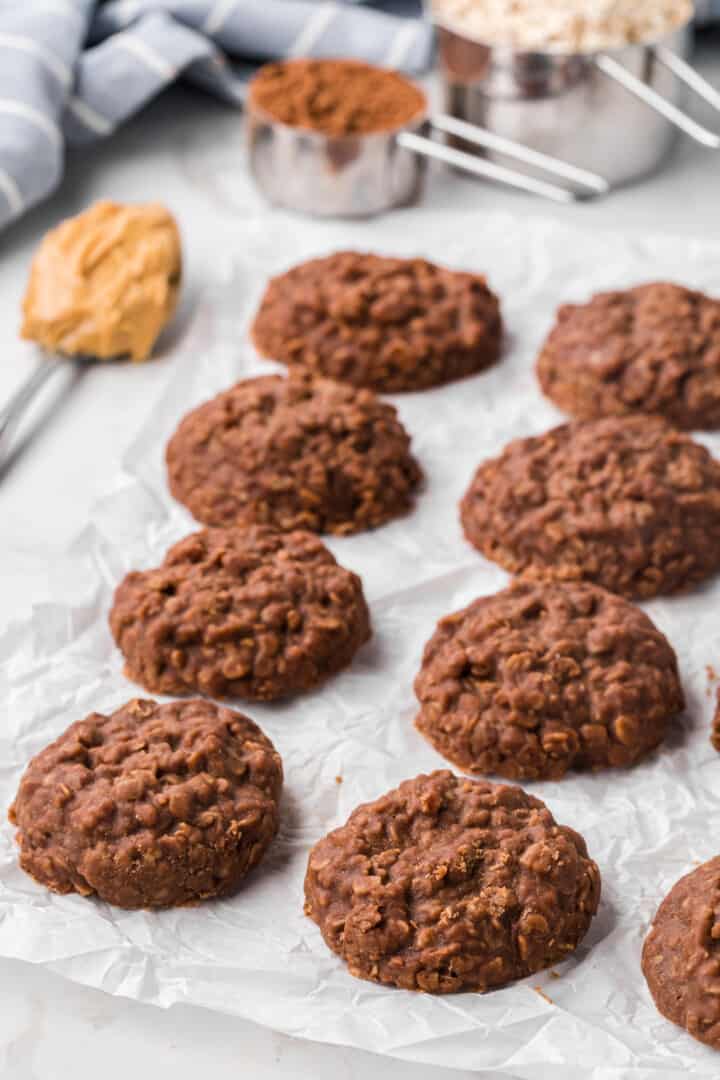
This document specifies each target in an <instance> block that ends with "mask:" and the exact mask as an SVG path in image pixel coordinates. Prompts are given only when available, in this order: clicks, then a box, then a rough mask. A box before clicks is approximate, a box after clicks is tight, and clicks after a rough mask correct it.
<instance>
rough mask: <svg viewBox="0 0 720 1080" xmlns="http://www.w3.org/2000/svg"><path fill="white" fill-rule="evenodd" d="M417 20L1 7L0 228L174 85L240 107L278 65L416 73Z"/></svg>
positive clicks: (193, 8)
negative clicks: (262, 72)
mask: <svg viewBox="0 0 720 1080" xmlns="http://www.w3.org/2000/svg"><path fill="white" fill-rule="evenodd" d="M408 11H410V12H412V13H413V15H414V17H411V18H408V17H403V16H405V15H407V13H408ZM418 15H419V10H418V7H417V5H416V0H383V2H381V3H378V4H376V5H372V6H370V5H367V6H366V5H362V6H361V5H359V4H356V3H352V2H351V0H350V2H345V3H344V2H342V0H338V2H327V0H106V2H105V3H98V2H97V0H23V2H19V0H0V227H2V226H3V225H5V224H7V223H8V222H9V221H11V220H12V219H13V218H16V217H19V216H20V214H22V213H23V212H24V211H25V210H26V209H28V208H29V207H30V206H32V205H34V204H35V203H37V202H38V201H39V200H40V199H42V198H44V197H45V196H46V195H48V194H49V193H50V192H51V191H53V189H54V188H55V187H56V186H57V184H58V183H59V182H60V179H61V177H62V172H63V160H64V154H65V147H66V145H68V144H83V143H86V142H89V141H91V140H93V139H96V138H98V137H101V136H104V135H109V134H110V133H111V132H112V131H114V130H115V128H116V127H117V126H118V125H119V124H121V123H122V122H123V121H124V120H126V119H127V118H128V117H130V116H132V115H133V114H134V113H136V112H137V111H138V110H139V109H140V108H142V106H143V105H144V104H145V103H146V102H147V101H149V100H150V99H151V98H153V97H155V95H156V94H158V93H159V92H160V91H161V90H162V89H163V88H164V87H166V86H168V85H169V84H170V83H172V82H174V81H175V80H176V79H177V78H180V77H183V78H185V79H187V80H189V81H191V82H193V83H195V84H196V85H198V86H201V87H203V88H204V89H207V90H210V91H212V92H213V93H215V94H217V95H218V96H220V97H222V98H223V99H225V100H226V101H229V102H231V103H233V104H241V103H242V100H243V96H244V90H245V82H246V79H247V76H248V74H249V73H250V71H251V70H252V69H253V66H256V65H257V63H259V62H262V61H265V60H269V59H272V58H275V57H285V56H339V55H340V56H354V57H357V58H360V59H363V60H368V61H370V62H371V63H377V64H382V65H385V66H388V67H396V68H399V69H400V70H403V71H406V72H409V73H413V72H419V71H422V70H423V69H424V68H425V67H427V65H428V64H429V61H430V56H431V50H432V32H431V29H430V27H429V25H428V24H427V23H425V22H423V21H422V19H421V18H419V17H417V16H418ZM228 57H231V58H232V61H233V62H232V63H231V62H230V61H229V60H228Z"/></svg>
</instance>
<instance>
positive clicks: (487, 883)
mask: <svg viewBox="0 0 720 1080" xmlns="http://www.w3.org/2000/svg"><path fill="white" fill-rule="evenodd" d="M599 899H600V873H599V871H598V868H597V866H596V865H595V863H594V862H593V861H592V859H590V858H589V857H588V853H587V848H586V846H585V841H584V840H583V839H582V837H581V836H579V835H578V834H577V833H576V832H574V831H573V830H572V829H569V828H566V827H565V826H561V825H557V824H556V823H555V820H554V819H553V816H552V814H551V813H550V811H549V810H548V808H547V807H546V806H545V804H544V803H542V802H540V800H539V799H535V798H533V797H532V796H531V795H528V794H526V792H524V791H523V790H522V789H521V788H516V787H510V786H508V785H495V784H489V783H486V782H482V781H479V780H467V779H461V778H459V777H457V776H453V774H452V773H450V772H446V771H443V772H435V773H431V774H430V775H429V776H417V777H415V779H413V780H406V781H405V782H404V783H403V784H401V785H400V786H399V787H398V788H396V789H395V790H394V791H390V792H388V794H387V795H383V796H382V798H380V799H376V800H375V801H374V802H370V803H366V804H364V805H363V806H359V807H358V808H357V809H356V810H355V811H354V812H353V813H352V814H351V815H350V817H349V819H348V821H347V822H346V824H345V825H343V826H341V827H340V828H339V829H335V830H334V831H333V832H331V833H329V834H328V835H327V836H326V837H324V839H322V840H320V841H319V843H317V844H316V845H315V847H314V848H313V850H312V851H311V853H310V859H309V862H308V868H307V875H306V878H305V901H306V903H305V911H306V914H307V915H309V916H310V918H312V919H314V920H315V922H316V923H317V924H318V926H319V927H320V930H321V932H322V935H323V938H324V939H325V942H326V944H327V945H328V947H329V948H330V949H332V951H333V952H335V953H337V954H338V955H339V956H340V957H342V959H343V960H344V961H345V962H346V964H347V965H348V969H349V971H350V973H351V974H352V975H355V976H357V977H358V978H362V979H372V980H374V981H375V982H380V983H386V984H390V985H393V986H399V987H402V988H403V989H405V990H425V991H429V992H430V993H436V994H446V993H452V992H456V991H459V990H489V989H491V988H492V987H496V986H502V985H503V984H505V983H508V982H511V981H513V980H514V979H521V978H523V977H524V976H526V975H529V974H531V973H532V972H534V971H539V970H540V969H541V968H545V967H548V966H550V965H551V964H555V963H559V962H560V961H562V960H564V959H565V958H566V957H567V956H568V955H569V953H571V952H573V950H574V949H576V948H577V946H578V945H579V943H580V942H581V941H582V939H583V937H584V936H585V934H586V933H587V930H588V928H589V926H590V923H591V920H592V918H593V915H594V914H595V912H596V910H597V907H598V902H599Z"/></svg>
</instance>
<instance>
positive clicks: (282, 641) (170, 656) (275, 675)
mask: <svg viewBox="0 0 720 1080" xmlns="http://www.w3.org/2000/svg"><path fill="white" fill-rule="evenodd" d="M110 626H111V629H112V632H113V636H114V638H115V641H116V642H117V644H118V647H119V648H120V650H121V652H122V653H123V656H124V657H125V661H126V664H125V671H126V674H127V676H128V678H130V679H132V680H133V681H134V682H137V683H140V685H141V686H144V687H145V688H146V689H147V690H151V691H153V692H155V693H159V694H187V693H191V692H193V691H200V692H201V693H204V694H208V695H210V696H211V697H219V698H228V697H230V698H244V699H246V700H255V701H271V700H273V699H275V698H282V697H287V696H289V695H291V694H297V693H299V692H301V691H303V690H309V689H311V688H312V687H314V686H318V685H319V684H320V683H322V682H324V680H325V679H326V678H328V676H330V675H333V674H335V673H336V672H338V671H340V670H341V669H342V668H344V667H347V665H348V664H349V663H350V661H351V660H352V658H353V656H354V655H355V653H356V652H357V650H358V649H359V648H360V646H361V645H363V644H364V643H365V642H366V641H367V640H368V638H369V637H370V615H369V613H368V609H367V605H366V603H365V597H364V596H363V590H362V583H361V581H360V578H359V577H358V576H357V574H353V573H351V572H350V571H349V570H345V569H344V568H343V567H342V566H339V565H338V563H337V562H336V561H335V558H334V556H333V555H332V554H331V553H330V552H329V551H328V549H327V548H326V547H325V545H324V544H323V543H322V541H321V540H319V539H318V537H317V536H314V535H313V534H312V533H306V532H292V533H279V532H276V531H274V530H273V529H268V528H266V527H264V526H254V527H252V528H250V529H247V530H240V529H206V530H203V531H202V532H198V533H194V534H193V535H192V536H188V537H186V538H185V539H184V540H181V541H180V542H179V543H177V544H175V545H174V546H173V547H172V548H170V550H169V551H168V553H167V555H166V556H165V559H164V561H163V563H162V565H161V566H160V567H158V568H157V569H154V570H145V571H133V572H131V573H130V574H128V575H127V577H126V578H125V579H124V580H123V581H122V582H121V584H120V585H119V586H118V589H117V591H116V593H115V602H114V605H113V609H112V611H111V613H110Z"/></svg>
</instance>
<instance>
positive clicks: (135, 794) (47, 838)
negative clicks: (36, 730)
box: [9, 699, 282, 908]
mask: <svg viewBox="0 0 720 1080" xmlns="http://www.w3.org/2000/svg"><path fill="white" fill-rule="evenodd" d="M281 787H282V763H281V761H280V755H279V754H278V753H277V751H276V750H275V748H274V746H273V745H272V743H271V742H270V740H269V739H268V738H267V737H266V736H265V735H263V733H262V731H261V730H260V728H259V727H258V726H257V724H254V723H253V722H252V720H248V718H247V717H246V716H242V715H241V714H240V713H236V712H231V710H230V709H224V708H220V707H219V706H217V705H213V704H212V703H211V702H209V701H202V700H194V701H184V702H172V703H171V704H168V705H158V704H156V702H154V701H142V700H139V699H136V700H134V701H130V702H128V704H127V705H123V706H122V708H120V709H117V710H116V711H115V712H113V713H111V714H110V715H109V716H104V715H102V714H101V713H91V714H90V716H88V717H86V718H85V719H84V720H79V721H77V723H74V724H71V725H70V727H69V728H68V729H67V731H66V732H65V733H64V734H63V735H61V736H60V738H58V739H56V740H55V742H53V743H51V744H50V746H48V747H46V748H45V749H44V750H42V751H41V752H40V753H39V754H38V755H37V756H36V757H34V758H33V759H32V761H31V762H30V764H29V765H28V767H27V769H26V770H25V774H24V775H23V778H22V780H21V782H20V788H19V790H18V793H17V796H16V798H15V802H14V803H13V805H12V807H11V808H10V813H9V817H10V821H11V822H12V823H13V824H14V825H16V826H17V830H18V831H17V842H18V844H19V847H20V865H21V866H22V868H23V870H25V871H27V873H28V874H30V875H31V876H32V877H34V878H35V880H36V881H38V882H40V884H41V885H45V886H46V887H47V888H48V889H52V890H53V892H58V893H70V892H76V893H80V894H81V895H82V896H93V895H96V896H97V897H99V898H100V899H101V900H106V901H107V902H108V903H110V904H115V905H116V906H117V907H121V908H165V907H175V906H178V905H180V904H192V903H195V902H197V901H199V900H207V899H210V898H212V897H216V896H226V895H228V894H230V893H233V892H235V890H236V889H237V888H238V886H239V885H240V882H241V881H242V879H243V878H244V877H245V875H246V874H247V873H248V871H249V870H251V869H252V868H253V867H254V866H256V865H257V864H258V863H259V862H260V860H261V859H262V857H263V855H264V853H265V850H266V848H267V847H268V845H269V843H270V841H271V840H272V839H273V837H274V836H275V833H276V831H277V826H278V799H279V796H280V789H281Z"/></svg>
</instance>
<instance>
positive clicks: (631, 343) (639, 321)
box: [537, 283, 720, 429]
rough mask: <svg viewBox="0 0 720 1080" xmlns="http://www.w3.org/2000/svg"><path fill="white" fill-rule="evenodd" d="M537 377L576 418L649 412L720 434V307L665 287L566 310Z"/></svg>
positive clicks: (595, 299)
mask: <svg viewBox="0 0 720 1080" xmlns="http://www.w3.org/2000/svg"><path fill="white" fill-rule="evenodd" d="M537 372H538V378H539V380H540V385H541V386H542V389H543V391H544V392H545V393H546V394H547V396H548V397H549V398H552V400H553V401H554V402H555V403H556V404H557V405H558V406H559V407H560V408H561V409H563V410H564V411H565V412H568V413H571V414H572V415H573V416H578V417H581V418H583V419H592V418H594V417H598V416H617V415H621V414H624V413H629V412H642V413H655V414H658V415H662V416H664V417H666V419H668V420H669V421H670V422H671V423H673V424H675V425H676V426H677V427H681V428H690V429H691V428H717V427H720V301H718V300H713V299H711V298H710V297H709V296H705V295H704V294H703V293H700V292H693V291H692V290H691V289H685V288H683V287H682V286H680V285H672V284H666V283H658V284H650V285H640V286H638V287H637V288H635V289H626V290H624V291H616V292H607V293H600V294H599V295H598V296H594V297H593V298H592V299H591V300H589V301H588V303H586V304H565V305H563V307H561V308H560V309H559V311H558V313H557V322H556V324H555V326H554V328H553V330H552V331H551V333H550V336H549V337H548V339H547V341H546V342H545V345H544V346H543V349H542V351H541V353H540V356H539V358H538V363H537Z"/></svg>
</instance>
